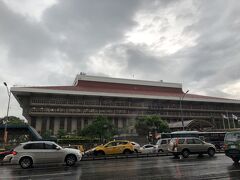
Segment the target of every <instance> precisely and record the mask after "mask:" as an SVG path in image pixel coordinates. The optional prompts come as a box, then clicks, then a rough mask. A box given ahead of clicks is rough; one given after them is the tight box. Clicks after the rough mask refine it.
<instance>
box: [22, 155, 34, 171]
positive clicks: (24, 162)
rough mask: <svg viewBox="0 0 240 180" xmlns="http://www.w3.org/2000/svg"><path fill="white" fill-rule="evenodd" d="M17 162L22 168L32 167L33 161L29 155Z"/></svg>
mask: <svg viewBox="0 0 240 180" xmlns="http://www.w3.org/2000/svg"><path fill="white" fill-rule="evenodd" d="M19 164H20V166H21V167H22V168H23V169H27V168H30V167H32V164H33V161H32V159H31V158H30V157H23V158H21V159H20V161H19Z"/></svg>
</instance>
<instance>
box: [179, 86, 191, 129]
mask: <svg viewBox="0 0 240 180" xmlns="http://www.w3.org/2000/svg"><path fill="white" fill-rule="evenodd" d="M188 92H189V90H187V91H186V92H185V93H184V94H183V95H182V97H180V111H181V121H182V129H183V131H184V121H183V110H182V101H183V99H184V97H185V96H186V94H187V93H188Z"/></svg>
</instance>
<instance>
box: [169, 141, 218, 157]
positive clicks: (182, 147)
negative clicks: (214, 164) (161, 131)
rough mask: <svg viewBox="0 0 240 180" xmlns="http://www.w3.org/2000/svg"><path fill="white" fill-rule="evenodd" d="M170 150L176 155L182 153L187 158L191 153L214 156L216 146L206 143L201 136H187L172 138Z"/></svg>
mask: <svg viewBox="0 0 240 180" xmlns="http://www.w3.org/2000/svg"><path fill="white" fill-rule="evenodd" d="M168 151H169V152H171V153H173V155H174V156H175V157H177V156H178V155H182V156H183V157H184V158H187V157H188V156H189V155H190V154H199V155H202V154H208V155H209V156H210V157H213V156H214V155H215V152H216V148H215V146H214V145H213V144H211V143H206V142H204V141H202V140H200V139H199V138H194V137H185V138H173V139H171V141H170V143H169V145H168Z"/></svg>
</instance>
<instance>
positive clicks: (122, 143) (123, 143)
mask: <svg viewBox="0 0 240 180" xmlns="http://www.w3.org/2000/svg"><path fill="white" fill-rule="evenodd" d="M127 143H128V142H127V141H120V142H118V145H125V144H127Z"/></svg>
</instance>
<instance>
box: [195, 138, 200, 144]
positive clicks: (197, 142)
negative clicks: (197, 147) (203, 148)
mask: <svg viewBox="0 0 240 180" xmlns="http://www.w3.org/2000/svg"><path fill="white" fill-rule="evenodd" d="M194 142H195V144H202V141H200V140H199V139H194Z"/></svg>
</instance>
